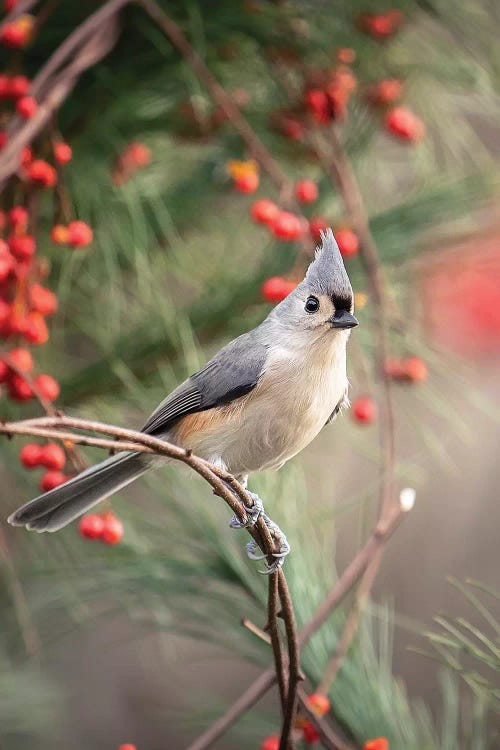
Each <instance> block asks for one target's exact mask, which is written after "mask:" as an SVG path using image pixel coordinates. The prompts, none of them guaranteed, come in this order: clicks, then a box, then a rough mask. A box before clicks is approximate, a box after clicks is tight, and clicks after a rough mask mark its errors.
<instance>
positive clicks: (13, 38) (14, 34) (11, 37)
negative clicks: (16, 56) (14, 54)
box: [0, 21, 31, 49]
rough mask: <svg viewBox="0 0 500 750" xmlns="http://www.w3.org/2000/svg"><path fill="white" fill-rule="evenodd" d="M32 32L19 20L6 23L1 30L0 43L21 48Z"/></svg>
mask: <svg viewBox="0 0 500 750" xmlns="http://www.w3.org/2000/svg"><path fill="white" fill-rule="evenodd" d="M30 36H31V35H30V33H29V32H28V31H27V29H26V28H24V26H22V25H21V24H19V22H18V21H13V22H12V23H6V24H5V25H4V26H3V28H2V29H1V30H0V44H3V46H4V47H8V48H9V49H21V48H22V47H25V46H26V45H27V44H28V42H29V40H30Z"/></svg>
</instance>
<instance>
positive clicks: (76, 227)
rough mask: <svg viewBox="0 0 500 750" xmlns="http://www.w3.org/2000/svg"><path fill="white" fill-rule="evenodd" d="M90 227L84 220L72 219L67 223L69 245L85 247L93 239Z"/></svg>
mask: <svg viewBox="0 0 500 750" xmlns="http://www.w3.org/2000/svg"><path fill="white" fill-rule="evenodd" d="M93 236H94V235H93V232H92V229H91V228H90V227H89V225H88V224H85V222H84V221H72V222H71V224H69V225H68V242H69V244H70V245H71V247H86V246H87V245H90V243H91V242H92V239H93Z"/></svg>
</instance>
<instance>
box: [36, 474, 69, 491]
mask: <svg viewBox="0 0 500 750" xmlns="http://www.w3.org/2000/svg"><path fill="white" fill-rule="evenodd" d="M67 481H68V477H65V476H64V474H63V473H62V472H61V471H46V472H45V474H44V475H43V477H42V478H41V480H40V489H41V490H42V492H49V491H50V490H54V489H55V488H56V487H59V486H60V485H61V484H64V482H67Z"/></svg>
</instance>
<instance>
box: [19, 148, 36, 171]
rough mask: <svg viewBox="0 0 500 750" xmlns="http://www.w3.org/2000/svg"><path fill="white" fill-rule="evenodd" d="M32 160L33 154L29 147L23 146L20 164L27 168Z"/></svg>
mask: <svg viewBox="0 0 500 750" xmlns="http://www.w3.org/2000/svg"><path fill="white" fill-rule="evenodd" d="M32 158H33V152H32V151H31V149H30V147H29V146H25V147H24V148H23V150H22V151H21V164H22V165H23V167H27V166H28V164H29V163H30V162H31V159H32Z"/></svg>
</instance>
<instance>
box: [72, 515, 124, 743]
mask: <svg viewBox="0 0 500 750" xmlns="http://www.w3.org/2000/svg"><path fill="white" fill-rule="evenodd" d="M78 530H79V532H80V535H81V536H83V538H84V539H91V540H92V541H96V540H98V541H100V542H102V543H103V544H109V545H114V544H119V542H121V540H122V539H123V524H122V522H121V521H120V520H119V519H118V518H117V517H116V516H115V515H114V513H111V512H110V511H106V512H105V513H101V514H100V515H98V514H97V513H89V514H88V515H86V516H83V517H82V518H81V519H80V523H79V525H78ZM124 747H128V745H127V746H124Z"/></svg>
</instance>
